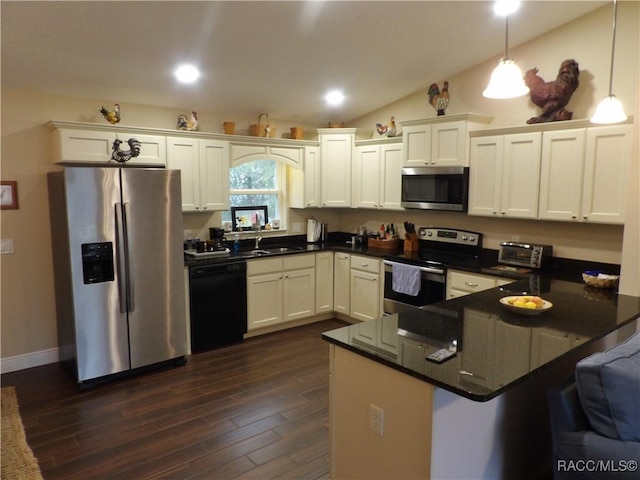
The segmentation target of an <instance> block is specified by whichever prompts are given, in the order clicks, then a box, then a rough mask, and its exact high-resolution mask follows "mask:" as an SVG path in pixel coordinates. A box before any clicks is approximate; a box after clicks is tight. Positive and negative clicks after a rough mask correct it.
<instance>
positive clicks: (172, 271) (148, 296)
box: [48, 167, 187, 387]
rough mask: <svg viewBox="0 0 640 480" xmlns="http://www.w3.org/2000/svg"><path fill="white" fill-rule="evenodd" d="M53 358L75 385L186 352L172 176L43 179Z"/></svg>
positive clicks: (94, 174) (79, 171) (101, 171)
mask: <svg viewBox="0 0 640 480" xmlns="http://www.w3.org/2000/svg"><path fill="white" fill-rule="evenodd" d="M48 185H49V204H50V219H51V231H52V244H53V260H54V275H55V290H56V310H57V312H56V314H57V319H58V343H59V352H60V360H61V361H62V362H64V363H65V364H68V365H72V366H73V368H74V369H75V374H76V377H77V382H78V383H79V384H80V386H81V387H82V386H90V385H91V384H93V383H96V382H98V381H102V380H105V379H108V378H111V377H110V376H113V375H114V374H122V373H123V372H131V371H134V370H136V369H139V368H141V367H146V366H150V365H154V364H158V363H161V362H165V361H169V360H175V362H176V363H181V362H183V361H184V356H185V355H186V353H187V324H186V312H185V289H184V261H183V230H182V210H181V203H182V202H181V190H180V171H178V170H164V169H151V168H147V169H142V168H92V167H67V168H65V169H64V170H63V171H61V172H54V173H49V174H48Z"/></svg>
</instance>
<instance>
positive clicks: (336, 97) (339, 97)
mask: <svg viewBox="0 0 640 480" xmlns="http://www.w3.org/2000/svg"><path fill="white" fill-rule="evenodd" d="M324 99H325V101H326V102H327V103H328V104H329V105H340V104H341V103H342V102H344V95H343V93H342V92H340V91H338V90H332V91H330V92H329V93H327V94H326V95H325V97H324Z"/></svg>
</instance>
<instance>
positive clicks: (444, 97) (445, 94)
mask: <svg viewBox="0 0 640 480" xmlns="http://www.w3.org/2000/svg"><path fill="white" fill-rule="evenodd" d="M429 103H430V104H431V106H432V107H433V108H435V109H436V111H437V112H438V116H440V115H444V111H445V110H446V109H447V106H448V105H449V82H446V81H445V82H444V85H443V86H442V90H440V89H439V88H438V84H437V83H432V84H431V85H430V86H429Z"/></svg>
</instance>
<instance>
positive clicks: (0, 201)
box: [0, 180, 18, 210]
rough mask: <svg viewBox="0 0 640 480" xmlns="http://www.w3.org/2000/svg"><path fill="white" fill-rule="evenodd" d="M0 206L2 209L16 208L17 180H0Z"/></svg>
mask: <svg viewBox="0 0 640 480" xmlns="http://www.w3.org/2000/svg"><path fill="white" fill-rule="evenodd" d="M0 206H1V207H2V210H17V209H18V182H16V181H4V180H3V181H2V182H0Z"/></svg>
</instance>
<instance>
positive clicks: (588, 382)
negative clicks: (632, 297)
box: [548, 332, 640, 480]
mask: <svg viewBox="0 0 640 480" xmlns="http://www.w3.org/2000/svg"><path fill="white" fill-rule="evenodd" d="M548 399H549V416H550V421H551V433H552V442H553V461H554V465H553V471H554V479H556V480H567V479H580V480H586V479H594V480H602V479H612V480H613V479H615V480H618V479H635V480H637V479H639V478H640V470H639V469H638V468H639V467H638V464H639V463H640V332H639V333H636V334H635V335H634V336H632V337H630V338H629V339H628V340H626V341H625V342H623V343H621V344H619V345H616V346H614V347H612V348H611V349H609V350H607V351H606V352H602V353H597V354H594V355H591V356H590V357H587V358H585V359H584V360H581V361H580V362H578V364H577V366H576V373H575V378H572V379H570V380H569V381H568V382H567V383H566V384H565V385H562V386H560V387H556V388H553V389H551V390H550V391H549V392H548Z"/></svg>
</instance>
